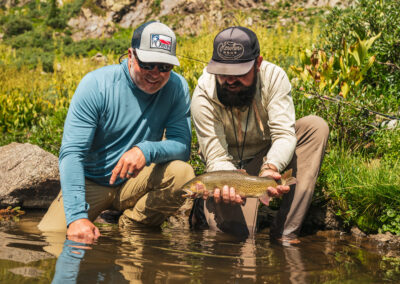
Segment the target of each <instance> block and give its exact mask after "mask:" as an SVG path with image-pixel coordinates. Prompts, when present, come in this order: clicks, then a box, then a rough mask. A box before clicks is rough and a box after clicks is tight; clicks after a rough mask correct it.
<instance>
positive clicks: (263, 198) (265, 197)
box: [259, 193, 271, 206]
mask: <svg viewBox="0 0 400 284" xmlns="http://www.w3.org/2000/svg"><path fill="white" fill-rule="evenodd" d="M259 199H260V201H261V203H262V204H264V205H266V206H269V200H270V199H271V197H269V195H268V193H264V194H263V195H262V196H260V198H259Z"/></svg>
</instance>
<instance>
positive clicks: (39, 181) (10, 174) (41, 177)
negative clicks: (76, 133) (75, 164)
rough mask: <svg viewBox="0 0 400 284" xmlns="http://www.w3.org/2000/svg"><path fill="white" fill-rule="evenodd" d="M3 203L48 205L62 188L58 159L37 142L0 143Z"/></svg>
mask: <svg viewBox="0 0 400 284" xmlns="http://www.w3.org/2000/svg"><path fill="white" fill-rule="evenodd" d="M0 180H1V183H0V207H6V206H22V207H25V208H48V207H49V206H50V203H51V202H52V201H53V199H54V198H55V197H56V196H57V194H58V192H59V191H60V182H59V173H58V159H57V157H56V156H54V155H53V154H51V153H48V152H46V151H44V150H42V149H41V148H39V147H38V146H36V145H32V144H28V143H26V144H21V143H11V144H9V145H6V146H3V147H0Z"/></svg>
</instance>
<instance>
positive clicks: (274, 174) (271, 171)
mask: <svg viewBox="0 0 400 284" xmlns="http://www.w3.org/2000/svg"><path fill="white" fill-rule="evenodd" d="M275 169H276V168H274V167H273V166H270V167H269V168H268V169H263V168H261V171H260V177H269V178H273V179H274V180H279V179H280V178H281V174H280V173H279V172H278V171H277V170H275ZM289 190H290V187H289V186H288V185H278V186H277V187H276V188H275V187H272V186H269V187H268V188H267V192H268V195H269V196H271V197H280V196H282V195H283V194H285V193H288V192H289Z"/></svg>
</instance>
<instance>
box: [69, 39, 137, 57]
mask: <svg viewBox="0 0 400 284" xmlns="http://www.w3.org/2000/svg"><path fill="white" fill-rule="evenodd" d="M129 46H130V42H129V41H126V40H125V39H122V38H115V39H114V38H111V39H86V40H81V41H78V42H70V44H67V45H65V46H64V49H63V51H64V54H65V55H66V56H72V55H75V56H90V55H93V53H96V52H102V53H114V54H122V53H124V52H126V51H127V50H128V48H129Z"/></svg>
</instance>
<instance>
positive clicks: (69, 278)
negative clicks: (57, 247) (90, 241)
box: [52, 240, 90, 284]
mask: <svg viewBox="0 0 400 284" xmlns="http://www.w3.org/2000/svg"><path fill="white" fill-rule="evenodd" d="M87 249H90V246H87V245H86V244H84V243H78V242H74V241H70V240H65V242H64V247H63V250H62V253H61V254H60V256H59V257H58V259H57V263H56V273H55V274H54V278H53V281H52V283H54V284H58V283H60V284H61V283H68V284H69V283H71V284H73V283H76V282H77V280H78V274H79V266H80V264H81V261H82V259H83V257H84V256H85V252H86V250H87Z"/></svg>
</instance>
